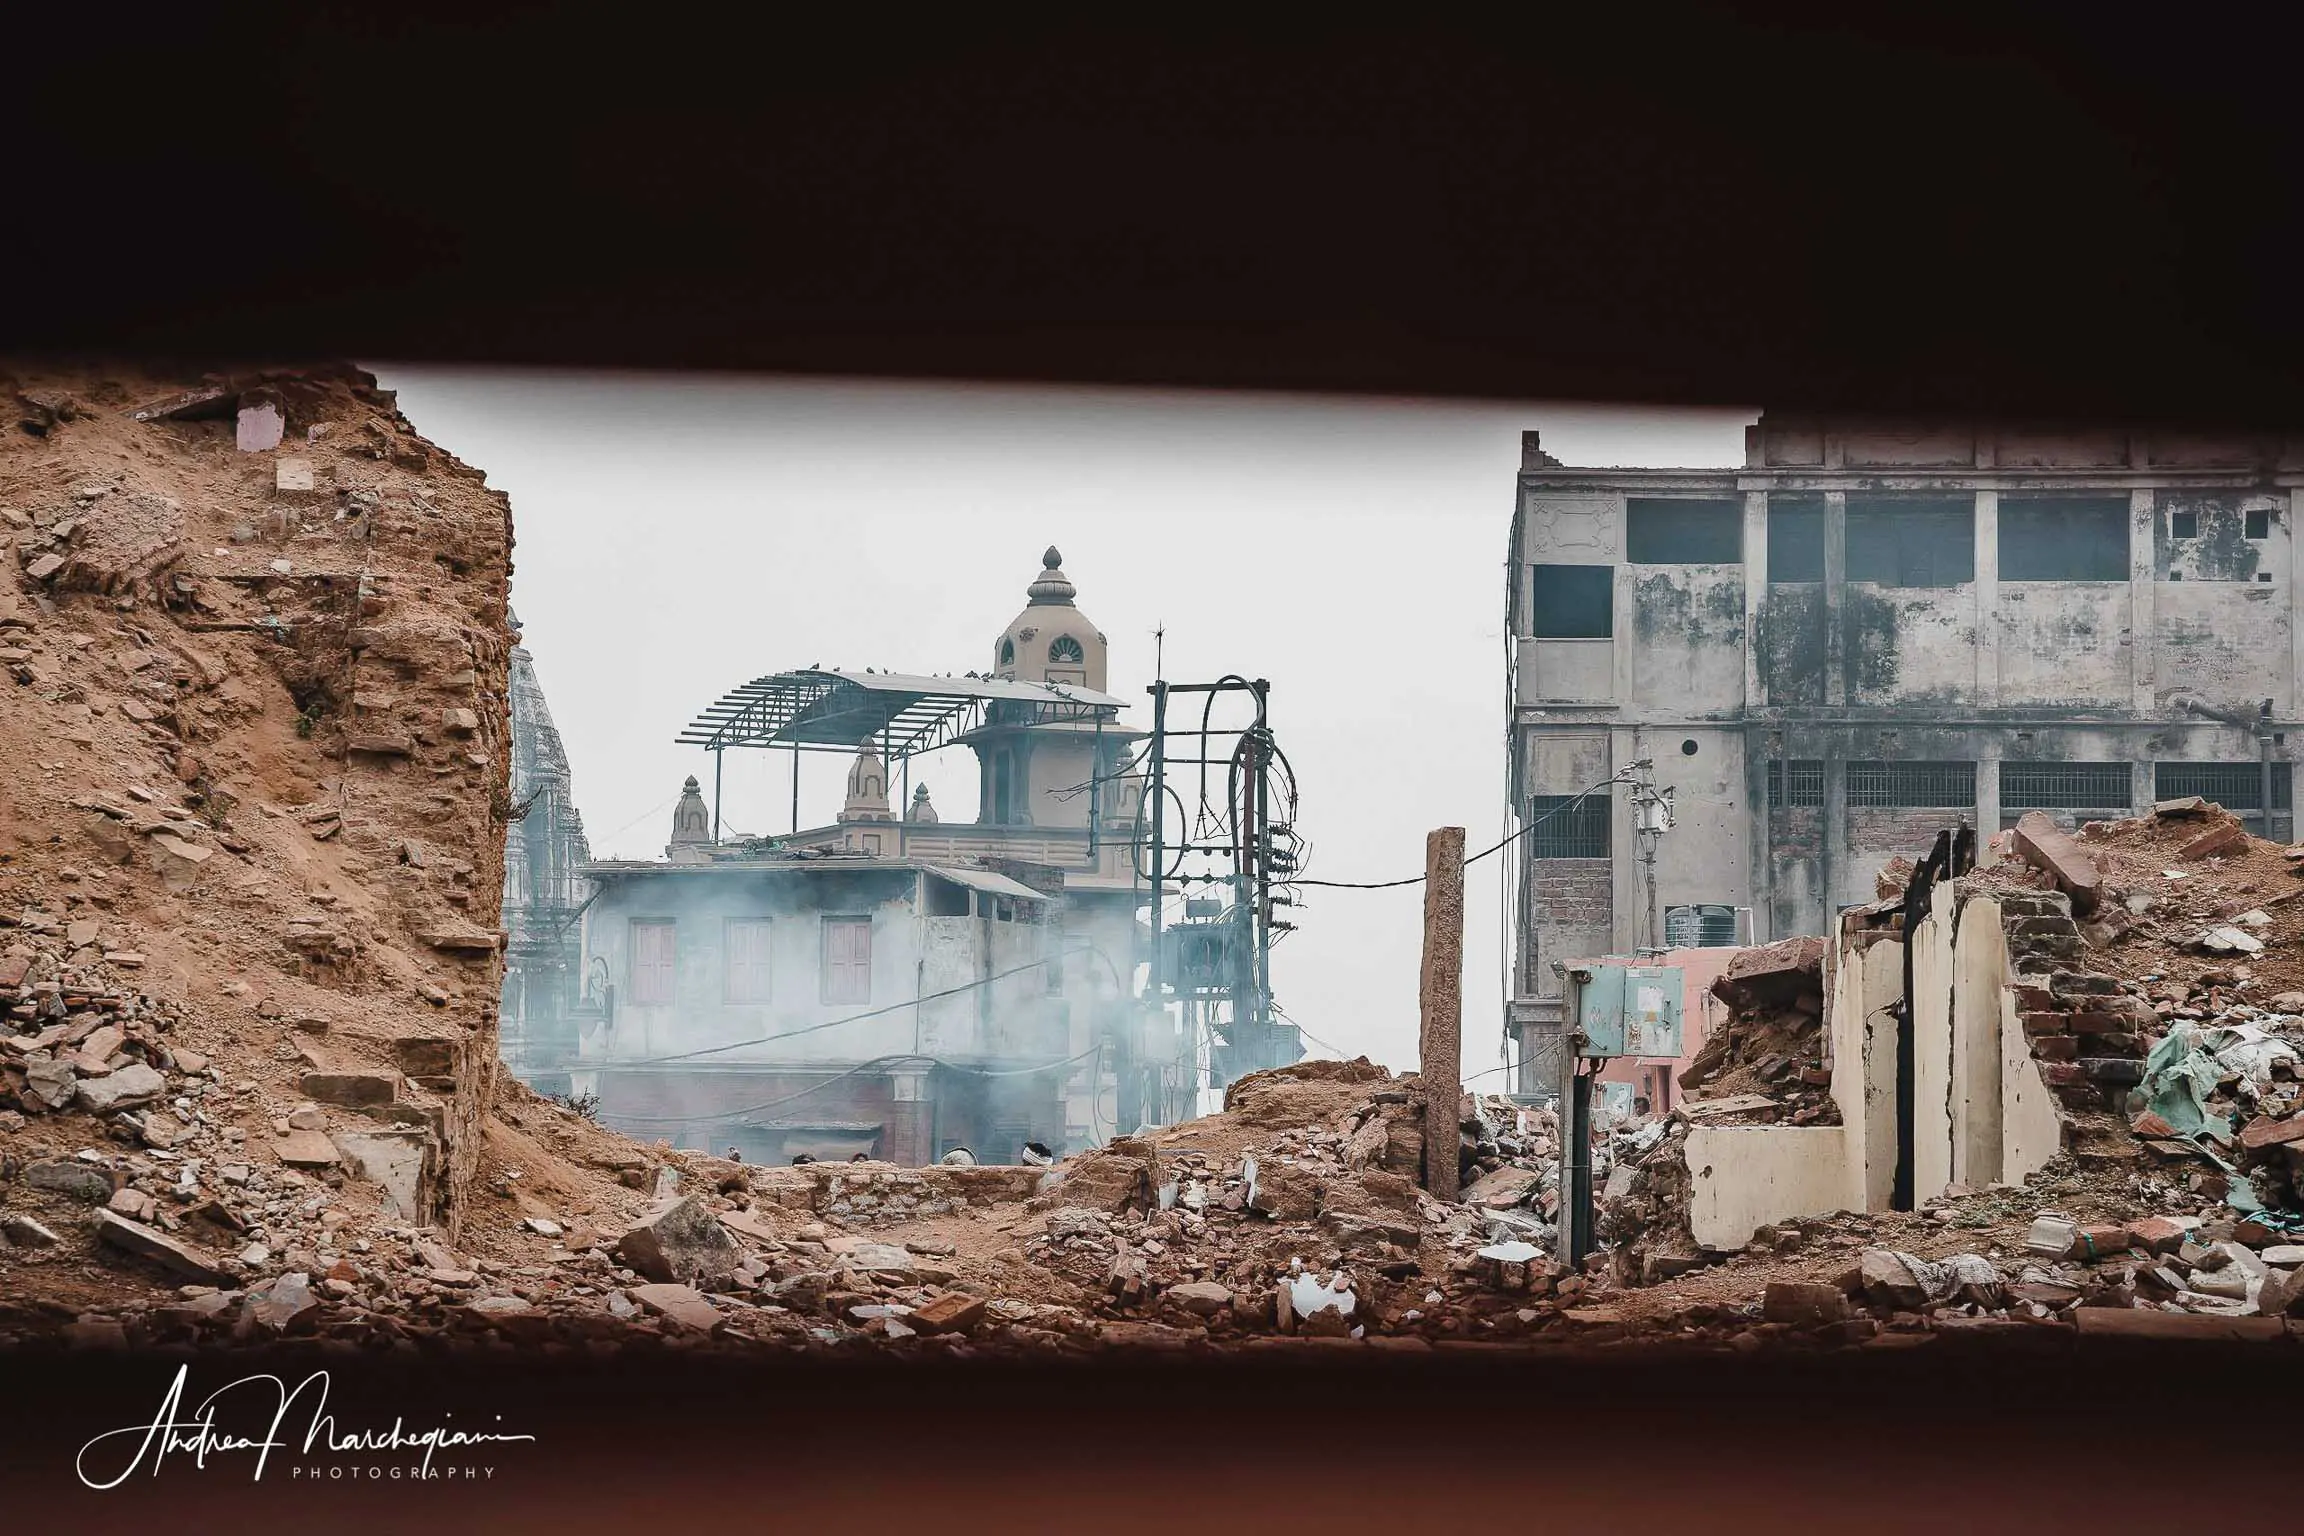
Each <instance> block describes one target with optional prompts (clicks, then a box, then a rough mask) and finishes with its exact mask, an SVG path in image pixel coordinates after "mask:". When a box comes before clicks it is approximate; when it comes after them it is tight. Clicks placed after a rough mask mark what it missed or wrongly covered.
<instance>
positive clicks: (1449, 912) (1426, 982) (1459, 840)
mask: <svg viewBox="0 0 2304 1536" xmlns="http://www.w3.org/2000/svg"><path fill="white" fill-rule="evenodd" d="M1419 1000H1420V1002H1421V1005H1422V1010H1423V1016H1422V1020H1421V1024H1422V1028H1421V1030H1420V1033H1419V1036H1418V1042H1417V1043H1418V1062H1417V1069H1418V1071H1420V1072H1421V1073H1422V1074H1423V1084H1424V1187H1425V1188H1426V1189H1428V1190H1430V1191H1431V1192H1432V1197H1433V1198H1434V1199H1436V1200H1449V1201H1453V1200H1454V1199H1455V1198H1456V1171H1457V1170H1456V1156H1457V1138H1458V1136H1459V1135H1460V1134H1461V1132H1460V1129H1459V1124H1458V1122H1459V1114H1458V1107H1459V1105H1460V1103H1461V1101H1462V1099H1463V1097H1464V1082H1463V1075H1464V1066H1463V1061H1464V1054H1463V1053H1464V829H1463V828H1462V827H1439V828H1435V829H1434V830H1433V831H1431V832H1430V833H1427V834H1426V835H1425V838H1424V975H1423V985H1422V987H1421V988H1420V999H1419Z"/></svg>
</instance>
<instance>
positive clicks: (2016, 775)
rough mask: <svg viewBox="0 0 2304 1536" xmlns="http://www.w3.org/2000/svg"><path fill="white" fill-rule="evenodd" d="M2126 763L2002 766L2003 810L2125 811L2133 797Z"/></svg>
mask: <svg viewBox="0 0 2304 1536" xmlns="http://www.w3.org/2000/svg"><path fill="white" fill-rule="evenodd" d="M2134 777H2135V776H2134V775H2133V774H2132V773H2131V772H2130V771H2129V767H2128V765H2127V764H2126V763H2002V764H2001V765H2000V808H2001V809H2002V810H2007V811H2035V810H2038V811H2109V810H2116V809H2125V808H2126V807H2127V805H2128V804H2129V801H2130V799H2131V798H2132V797H2133V795H2134V792H2135V791H2134Z"/></svg>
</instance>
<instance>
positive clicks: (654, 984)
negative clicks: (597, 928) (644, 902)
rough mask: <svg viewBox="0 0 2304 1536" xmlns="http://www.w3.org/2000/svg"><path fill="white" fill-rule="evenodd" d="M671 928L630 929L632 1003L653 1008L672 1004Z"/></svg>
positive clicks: (640, 926)
mask: <svg viewBox="0 0 2304 1536" xmlns="http://www.w3.org/2000/svg"><path fill="white" fill-rule="evenodd" d="M672 936H673V926H672V924H670V923H634V924H633V925H632V1001H633V1002H634V1003H635V1004H639V1005H642V1006H653V1005H661V1004H665V1003H669V1002H671V1001H672V990H673V988H672V978H673V974H674V972H673V955H674V950H673V937H672Z"/></svg>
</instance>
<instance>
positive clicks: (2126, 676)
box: [1996, 581, 2136, 711]
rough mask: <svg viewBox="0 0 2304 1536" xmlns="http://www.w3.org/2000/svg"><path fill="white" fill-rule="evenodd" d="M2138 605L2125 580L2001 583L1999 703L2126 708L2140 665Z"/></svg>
mask: <svg viewBox="0 0 2304 1536" xmlns="http://www.w3.org/2000/svg"><path fill="white" fill-rule="evenodd" d="M2133 604H2134V596H2133V593H2132V591H2131V589H2130V587H2129V584H2128V583H2127V582H2124V581H2119V582H2091V581H2059V582H2039V581H2012V582H2004V583H2002V584H2001V587H2000V604H1999V613H1998V615H1997V618H1996V623H1997V625H1998V628H1999V642H2000V654H1999V662H2000V691H1999V697H1998V699H1997V702H1998V703H2000V704H2001V705H2004V706H2005V705H2017V704H2031V705H2044V706H2049V707H2051V708H2071V707H2073V706H2076V705H2093V706H2095V707H2097V708H2100V709H2118V710H2123V711H2124V710H2126V708H2127V707H2128V702H2129V696H2130V692H2131V690H2132V688H2133V687H2134V680H2135V679H2134V674H2135V665H2136V658H2135V655H2134V650H2133V646H2132V644H2131V639H2132V636H2131V631H2130V627H2129V617H2130V613H2131V611H2132V609H2133Z"/></svg>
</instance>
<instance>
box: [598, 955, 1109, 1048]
mask: <svg viewBox="0 0 2304 1536" xmlns="http://www.w3.org/2000/svg"><path fill="white" fill-rule="evenodd" d="M1074 955H1097V956H1099V957H1102V958H1103V959H1104V963H1105V964H1106V965H1107V966H1110V965H1111V964H1112V961H1111V958H1110V957H1109V956H1105V955H1104V952H1103V951H1102V950H1100V949H1097V948H1096V947H1095V946H1094V945H1088V946H1086V947H1083V948H1080V949H1067V950H1062V951H1059V952H1058V953H1056V954H1053V955H1047V956H1043V957H1042V958H1041V959H1038V960H1029V961H1026V962H1025V963H1024V964H1022V965H1014V966H1010V967H1009V968H1008V969H1007V970H1004V971H994V972H993V973H992V974H991V975H989V976H979V977H977V978H976V979H975V980H974V981H965V982H962V983H961V984H960V985H959V986H956V987H946V988H945V989H944V990H943V991H941V992H928V993H923V994H921V995H920V996H918V997H907V998H905V999H903V1000H902V1001H901V1002H894V1003H890V1004H888V1005H887V1006H886V1007H884V1008H871V1009H867V1010H866V1011H864V1012H863V1013H851V1014H848V1015H846V1016H845V1017H843V1018H837V1019H826V1020H825V1021H824V1022H823V1023H821V1024H805V1025H802V1026H801V1027H800V1028H798V1029H788V1030H785V1031H784V1032H783V1033H781V1034H775V1035H761V1036H759V1037H757V1038H756V1039H751V1040H731V1041H729V1042H728V1043H727V1044H726V1045H708V1046H706V1047H704V1048H703V1049H702V1050H700V1051H682V1052H680V1053H679V1054H677V1055H673V1056H642V1057H639V1058H637V1059H635V1060H631V1061H620V1062H617V1063H616V1065H617V1066H620V1067H654V1066H662V1065H663V1064H664V1063H666V1062H670V1061H692V1060H694V1059H695V1058H696V1057H698V1056H716V1055H718V1054H719V1053H720V1052H722V1051H740V1050H743V1049H744V1048H745V1047H747V1046H754V1045H774V1044H775V1043H776V1042H777V1041H779V1040H791V1039H794V1038H797V1037H798V1036H801V1035H813V1034H815V1033H817V1032H818V1031H819V1030H826V1029H838V1028H839V1027H840V1026H841V1025H843V1024H860V1023H862V1022H863V1021H864V1020H866V1019H877V1018H880V1017H882V1016H883V1015H886V1014H891V1013H899V1012H901V1011H903V1010H904V1009H906V1008H917V1007H918V1006H920V1005H921V1004H922V1003H933V1002H936V1001H938V1000H940V999H942V998H947V997H957V996H959V995H960V994H961V993H963V992H973V991H975V990H976V989H977V988H978V987H988V986H990V985H991V984H992V983H993V982H996V981H1004V980H1006V979H1007V978H1008V977H1010V976H1021V975H1022V974H1024V972H1026V971H1036V970H1039V969H1041V968H1042V967H1044V966H1046V965H1048V964H1049V963H1050V962H1051V961H1056V960H1066V959H1069V958H1071V957H1072V956H1074ZM1112 979H1113V984H1114V985H1115V986H1116V987H1118V988H1119V990H1120V991H1121V992H1123V993H1125V992H1126V991H1127V990H1128V989H1127V987H1126V986H1125V985H1122V984H1121V982H1120V973H1119V971H1118V969H1117V968H1115V969H1114V970H1113V972H1112Z"/></svg>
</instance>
